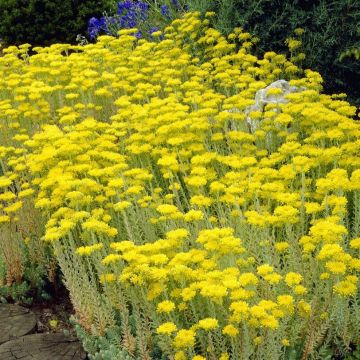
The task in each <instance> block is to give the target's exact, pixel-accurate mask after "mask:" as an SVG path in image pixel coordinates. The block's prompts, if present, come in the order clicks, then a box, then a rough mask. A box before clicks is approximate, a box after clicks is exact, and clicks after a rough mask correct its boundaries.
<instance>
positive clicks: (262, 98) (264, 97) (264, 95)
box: [245, 79, 305, 133]
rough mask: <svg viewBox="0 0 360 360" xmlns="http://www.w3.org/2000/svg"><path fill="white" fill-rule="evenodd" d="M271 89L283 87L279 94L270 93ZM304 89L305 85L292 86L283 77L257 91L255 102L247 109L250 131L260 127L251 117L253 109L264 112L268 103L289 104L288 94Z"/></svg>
mask: <svg viewBox="0 0 360 360" xmlns="http://www.w3.org/2000/svg"><path fill="white" fill-rule="evenodd" d="M270 89H281V94H279V95H271V94H268V91H269V90H270ZM303 90H305V88H303V87H301V88H299V87H297V86H291V85H290V83H289V82H288V81H286V80H283V79H281V80H277V81H274V82H273V83H271V84H270V85H268V86H267V87H265V88H263V89H260V90H258V91H257V92H256V95H255V104H254V105H251V106H249V107H248V108H247V109H246V110H245V114H246V122H247V123H248V125H249V128H250V131H251V132H252V133H253V132H254V131H255V130H256V128H257V127H258V125H259V121H258V120H254V119H251V117H250V115H249V114H250V113H251V112H252V111H261V112H263V111H264V108H265V106H266V105H268V104H287V103H288V102H289V100H287V99H286V95H288V94H291V93H295V92H300V91H303ZM278 111H279V110H278Z"/></svg>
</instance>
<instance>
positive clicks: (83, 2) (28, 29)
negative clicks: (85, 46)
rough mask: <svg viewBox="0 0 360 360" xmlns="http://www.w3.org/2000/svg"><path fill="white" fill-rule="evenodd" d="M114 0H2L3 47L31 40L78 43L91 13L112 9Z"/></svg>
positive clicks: (41, 42) (42, 43) (0, 21)
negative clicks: (77, 37)
mask: <svg viewBox="0 0 360 360" xmlns="http://www.w3.org/2000/svg"><path fill="white" fill-rule="evenodd" d="M113 5H114V2H113V1H111V0H101V1H97V0H1V1H0V14H1V16H0V39H1V43H3V46H6V45H20V44H24V43H31V44H32V45H49V44H53V43H56V42H65V43H72V44H74V43H76V36H77V34H81V33H85V32H86V29H87V22H88V20H89V18H90V17H91V16H99V15H101V14H102V13H103V12H104V11H108V10H110V9H111V8H112V6H113Z"/></svg>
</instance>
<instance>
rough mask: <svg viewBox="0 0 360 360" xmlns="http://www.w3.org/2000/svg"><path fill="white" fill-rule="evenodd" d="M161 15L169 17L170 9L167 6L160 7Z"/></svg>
mask: <svg viewBox="0 0 360 360" xmlns="http://www.w3.org/2000/svg"><path fill="white" fill-rule="evenodd" d="M160 9H161V15H163V16H170V9H169V7H168V6H167V5H161V8H160Z"/></svg>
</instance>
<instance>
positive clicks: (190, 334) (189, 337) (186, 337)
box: [173, 329, 195, 349]
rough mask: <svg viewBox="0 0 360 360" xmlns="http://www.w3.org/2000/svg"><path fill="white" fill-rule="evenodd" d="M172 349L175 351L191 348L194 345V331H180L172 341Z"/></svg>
mask: <svg viewBox="0 0 360 360" xmlns="http://www.w3.org/2000/svg"><path fill="white" fill-rule="evenodd" d="M173 344H174V347H175V348H176V349H183V348H192V347H194V345H195V331H194V330H191V329H189V330H187V329H181V330H179V331H178V333H177V334H176V336H175V339H174V341H173Z"/></svg>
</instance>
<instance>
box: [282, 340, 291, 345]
mask: <svg viewBox="0 0 360 360" xmlns="http://www.w3.org/2000/svg"><path fill="white" fill-rule="evenodd" d="M281 344H282V345H284V346H290V341H289V340H288V339H282V340H281Z"/></svg>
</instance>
